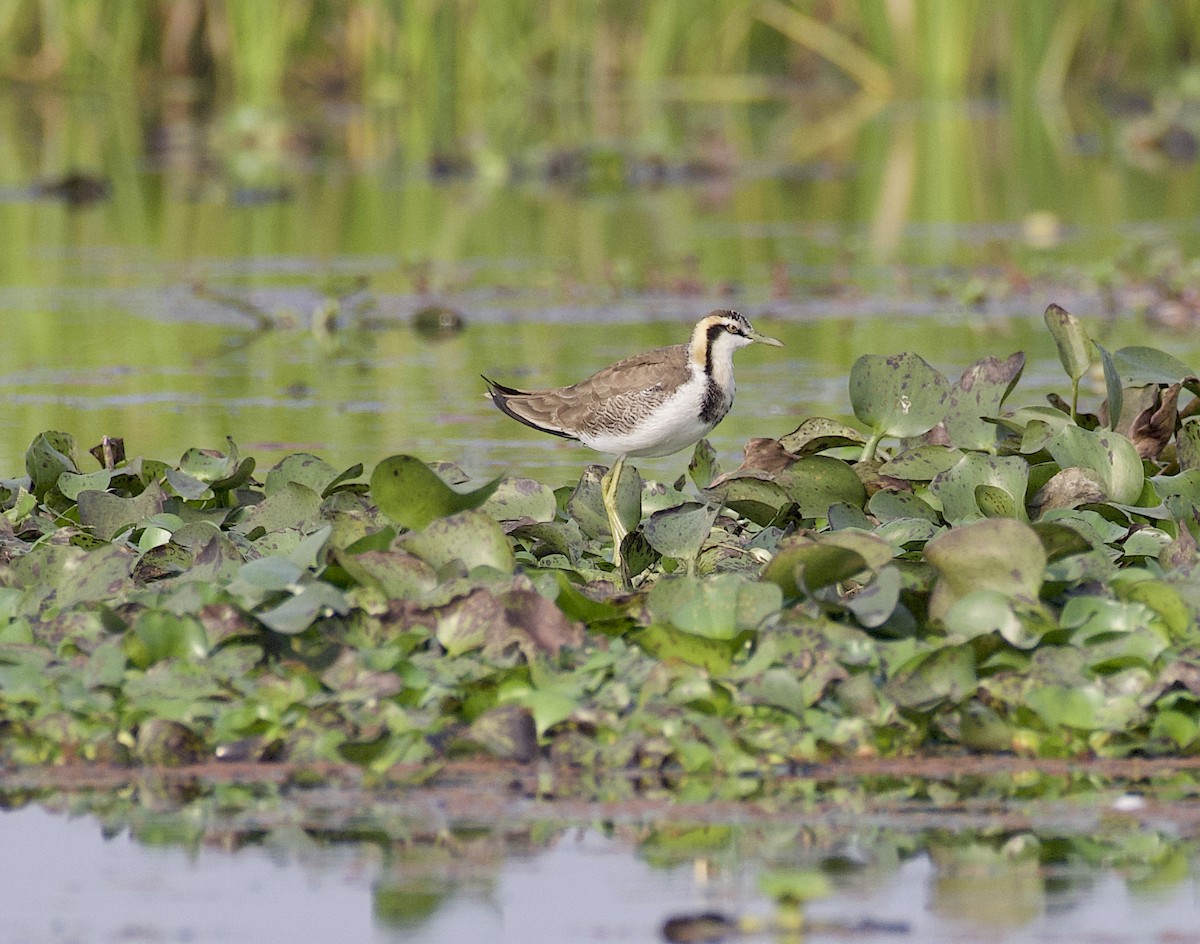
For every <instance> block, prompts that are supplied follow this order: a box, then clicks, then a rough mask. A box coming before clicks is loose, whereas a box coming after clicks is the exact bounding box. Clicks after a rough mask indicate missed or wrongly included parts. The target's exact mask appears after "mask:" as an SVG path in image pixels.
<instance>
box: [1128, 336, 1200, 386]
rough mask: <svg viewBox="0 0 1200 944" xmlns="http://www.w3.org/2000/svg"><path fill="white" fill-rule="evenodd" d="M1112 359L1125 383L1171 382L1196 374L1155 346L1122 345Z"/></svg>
mask: <svg viewBox="0 0 1200 944" xmlns="http://www.w3.org/2000/svg"><path fill="white" fill-rule="evenodd" d="M1112 359H1113V365H1114V367H1115V368H1116V370H1117V373H1118V374H1119V375H1120V378H1121V380H1122V381H1123V382H1124V383H1125V384H1130V385H1138V384H1173V383H1178V382H1179V381H1181V380H1186V379H1187V378H1189V377H1195V376H1196V372H1195V371H1194V370H1192V368H1190V367H1188V365H1187V364H1185V363H1184V362H1183V361H1181V360H1179V359H1178V358H1176V357H1172V356H1171V355H1170V354H1167V353H1165V352H1163V351H1160V350H1158V349H1157V348H1152V347H1139V346H1134V347H1123V348H1121V349H1120V350H1119V351H1116V352H1115V353H1114V354H1113V357H1112Z"/></svg>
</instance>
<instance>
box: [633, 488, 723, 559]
mask: <svg viewBox="0 0 1200 944" xmlns="http://www.w3.org/2000/svg"><path fill="white" fill-rule="evenodd" d="M718 510H719V509H718V508H717V506H716V505H710V504H701V503H700V502H688V503H687V504H685V505H677V506H675V507H674V508H668V509H666V510H664V511H656V512H655V513H654V514H652V515H651V516H650V517H649V518H647V519H646V523H645V524H644V525H643V526H642V533H643V534H644V535H645V538H646V541H647V542H649V544H650V546H651V547H652V548H654V550H656V551H658V553H659V554H662V555H663V556H664V557H674V558H680V559H683V560H691V559H693V558H695V557H696V556H697V555H698V554H699V553H700V548H701V547H703V546H704V542H705V541H706V540H708V536H709V534H710V533H711V532H712V526H713V522H714V521H716V518H717V512H718Z"/></svg>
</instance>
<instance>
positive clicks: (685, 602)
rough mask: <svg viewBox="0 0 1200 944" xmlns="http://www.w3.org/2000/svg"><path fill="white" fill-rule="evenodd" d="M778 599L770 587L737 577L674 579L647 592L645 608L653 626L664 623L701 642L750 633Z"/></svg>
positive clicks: (775, 592)
mask: <svg viewBox="0 0 1200 944" xmlns="http://www.w3.org/2000/svg"><path fill="white" fill-rule="evenodd" d="M781 603H782V597H781V595H780V592H779V589H778V588H777V587H775V586H774V585H772V584H766V583H758V582H756V581H750V580H747V579H745V578H744V577H741V576H738V575H737V574H717V575H716V576H714V577H707V578H704V579H700V578H694V577H675V578H672V579H669V580H667V579H664V580H659V581H658V582H657V583H655V584H654V586H653V587H651V588H650V594H649V596H648V597H647V600H646V605H647V607H648V608H649V610H650V615H651V617H652V618H653V619H654V621H655V622H656V623H665V624H668V625H671V626H674V627H676V628H677V629H680V630H682V631H684V632H686V633H691V634H693V635H695V636H703V637H704V638H705V639H718V640H728V639H733V638H735V637H736V636H738V635H739V634H740V633H742V632H743V631H745V630H749V629H754V628H756V627H757V626H758V624H759V623H760V622H761V621H762V620H763V619H764V618H766V617H767V616H768V615H770V614H771V613H773V612H775V611H776V610H778V609H779V607H780V605H781Z"/></svg>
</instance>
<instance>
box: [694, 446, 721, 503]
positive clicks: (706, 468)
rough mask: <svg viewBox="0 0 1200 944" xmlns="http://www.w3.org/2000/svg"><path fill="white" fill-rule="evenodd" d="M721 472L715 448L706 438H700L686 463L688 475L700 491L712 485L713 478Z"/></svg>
mask: <svg viewBox="0 0 1200 944" xmlns="http://www.w3.org/2000/svg"><path fill="white" fill-rule="evenodd" d="M720 474H721V466H720V463H719V462H718V461H717V450H715V449H714V448H713V447H712V443H710V442H709V441H708V440H707V439H701V440H700V441H699V442H698V443H696V448H695V449H693V450H692V459H691V461H690V462H689V463H688V475H689V476H690V477H691V479H692V482H693V483H695V486H696V488H698V489H700V491H704V489H706V488H708V487H709V486H710V485H712V482H713V479H715V478H716V477H717V476H718V475H720Z"/></svg>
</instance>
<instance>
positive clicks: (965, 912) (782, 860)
mask: <svg viewBox="0 0 1200 944" xmlns="http://www.w3.org/2000/svg"><path fill="white" fill-rule="evenodd" d="M489 789H490V788H489ZM468 790H469V788H468ZM469 792H470V791H469ZM172 796H173V797H174V799H172V798H171V797H172ZM456 796H457V799H452V798H451V797H449V796H447V795H445V794H441V795H436V794H434V795H427V796H423V795H421V794H414V795H409V796H407V797H405V798H403V799H400V800H399V802H396V801H394V800H392V801H390V800H388V799H386V798H385V797H382V796H380V795H368V796H357V797H355V796H349V795H346V794H344V793H340V792H336V791H335V792H328V791H321V790H316V791H301V792H296V791H290V792H289V793H285V794H276V793H274V792H273V791H270V790H264V789H262V788H249V787H223V788H219V789H218V791H217V793H216V794H213V793H212V792H211V791H208V792H204V793H202V794H201V795H199V796H197V797H196V798H195V799H194V800H191V801H189V802H184V803H183V805H182V806H181V805H180V802H181V799H182V798H181V796H180V795H179V794H178V793H175V794H167V793H157V794H153V793H151V794H148V795H146V797H145V798H146V799H148V800H150V801H151V803H152V804H153V806H152V807H148V806H146V805H143V804H142V803H138V802H134V801H133V797H134V793H131V792H127V791H121V792H119V793H115V794H96V795H94V796H93V797H92V798H91V799H90V800H89V799H87V798H86V797H85V796H82V795H76V796H74V797H62V796H60V797H57V798H56V797H46V798H43V800H42V801H41V802H42V803H44V804H45V805H38V804H29V805H21V804H22V803H23V802H24V801H23V800H20V799H17V798H15V797H13V796H10V797H9V798H8V800H7V803H8V804H10V805H11V804H14V803H15V804H17V808H15V809H10V810H9V811H8V812H5V813H3V814H0V844H3V847H4V848H6V849H9V850H17V849H19V850H21V854H20V855H9V856H4V857H0V881H2V882H3V885H4V887H5V889H6V894H5V895H4V896H3V898H2V899H0V919H2V920H3V924H4V927H5V928H6V933H7V934H8V939H10V940H20V941H27V942H42V941H61V940H74V941H80V942H88V941H111V940H119V939H120V940H128V939H139V940H140V939H146V940H251V939H252V940H257V941H263V942H273V941H281V942H282V941H292V940H321V939H336V940H342V941H347V942H355V941H392V940H395V941H399V940H404V941H425V942H430V944H433V942H440V941H458V940H488V941H513V942H518V941H519V942H522V944H537V942H540V941H546V942H561V941H570V940H612V941H628V942H641V941H647V942H648V941H656V940H662V939H663V937H662V929H663V927H664V923H665V922H666V921H667V920H668V919H670V918H687V917H690V916H697V915H703V914H713V915H719V916H721V920H722V921H724V922H726V924H727V926H728V929H730V933H729V934H728V935H727V939H730V940H737V939H742V938H745V939H764V938H765V939H767V940H791V939H794V938H793V937H792V936H790V935H791V932H790V931H788V930H786V926H787V925H788V922H790V920H791V919H790V918H789V915H790V914H791V912H790V911H789V910H788V909H787V908H783V907H782V906H781V905H780V903H778V902H775V901H772V899H771V897H770V894H771V889H773V888H778V887H781V883H783V884H787V883H792V884H793V885H794V883H795V882H796V881H800V880H803V881H805V882H808V883H809V884H810V885H811V884H812V879H811V878H807V877H808V876H815V877H817V878H818V879H819V880H820V884H824V885H827V886H828V891H827V894H824V895H822V896H820V897H819V898H817V900H814V901H812V902H811V903H809V904H808V905H807V906H806V907H805V909H804V914H805V917H804V921H805V922H806V927H807V935H806V939H812V940H845V939H850V940H855V941H870V942H887V941H898V940H920V941H947V942H949V941H961V940H980V939H986V940H991V941H999V942H1010V941H1011V942H1026V941H1044V940H1090V939H1093V938H1094V939H1097V940H1100V939H1103V940H1104V941H1106V942H1117V944H1119V942H1123V941H1129V942H1140V941H1146V940H1170V941H1172V942H1186V941H1195V940H1197V939H1200V938H1198V937H1197V936H1196V932H1195V928H1196V927H1197V926H1198V922H1200V895H1198V894H1197V882H1196V865H1197V851H1198V847H1197V840H1196V837H1195V835H1194V829H1193V827H1192V826H1188V825H1186V824H1187V823H1188V822H1190V819H1191V818H1192V817H1191V815H1190V814H1187V813H1185V814H1184V818H1183V819H1182V820H1179V821H1172V819H1171V810H1172V809H1173V808H1172V807H1167V806H1164V807H1156V808H1155V812H1154V814H1153V815H1152V816H1151V815H1150V814H1139V813H1119V812H1112V811H1111V810H1109V811H1106V809H1107V808H1108V804H1109V803H1110V802H1111V799H1112V798H1111V797H1109V798H1108V799H1104V798H1102V797H1094V798H1093V799H1092V800H1090V801H1083V800H1074V801H1071V803H1070V805H1069V806H1056V804H1054V803H1048V802H1042V803H1039V804H1038V805H1037V806H1036V807H1031V808H1029V809H1025V808H1023V807H1014V806H1005V807H1003V808H1001V807H997V808H996V809H995V810H994V811H993V812H991V813H987V812H980V813H977V814H966V815H964V814H962V813H959V814H953V813H951V815H950V816H949V820H950V824H947V825H933V824H935V823H937V822H938V821H939V819H941V818H945V817H944V816H940V815H939V813H938V812H937V809H936V808H930V809H927V810H920V809H916V808H914V807H911V806H910V807H908V812H907V813H906V812H903V811H902V810H900V809H897V808H890V809H891V812H887V809H888V808H889V807H887V806H886V805H885V807H884V808H882V809H877V810H872V809H871V803H870V802H866V803H865V805H864V806H863V808H862V809H861V811H860V813H859V814H857V815H855V814H852V813H850V811H849V810H845V809H844V810H843V811H842V813H840V814H839V813H836V812H835V813H832V814H830V813H825V814H813V813H811V812H810V813H805V812H804V811H802V810H799V809H798V810H796V811H795V812H794V813H783V812H776V813H774V814H772V815H771V816H770V817H769V819H768V820H767V821H764V822H755V821H754V819H753V818H751V819H747V818H746V817H745V816H742V817H740V820H741V821H740V822H720V821H714V820H713V819H712V817H711V810H709V811H706V813H705V815H706V817H707V821H704V822H693V821H688V820H687V813H686V810H680V809H678V808H676V809H671V808H669V807H668V808H659V809H658V812H657V813H655V814H653V817H652V818H650V819H647V818H645V813H643V814H642V816H640V817H639V816H638V815H635V814H634V813H633V812H632V811H629V812H619V808H616V807H613V808H609V809H608V812H607V813H606V814H605V813H601V812H600V811H599V810H597V811H596V812H595V813H594V814H593V816H591V817H584V818H581V819H572V820H569V821H566V822H563V821H560V820H558V819H556V818H554V817H555V811H554V806H553V804H535V805H533V806H529V805H525V814H524V815H517V814H516V808H517V807H516V806H513V805H512V804H502V805H500V806H497V805H496V804H495V803H494V802H487V801H483V800H481V799H478V798H477V800H476V801H474V802H475V803H477V804H480V805H477V806H476V809H478V810H480V811H482V810H483V809H484V808H485V807H490V808H492V809H493V810H495V815H494V816H493V815H487V814H483V813H482V812H480V813H477V814H475V815H469V816H467V817H466V819H465V820H460V819H459V818H458V816H456V815H453V814H452V813H451V812H450V811H451V810H452V809H453V808H455V807H456V806H457V805H460V804H461V803H462V801H463V799H464V798H465V796H466V795H465V794H463V793H461V792H459V793H457V794H456ZM858 802H862V801H861V800H860V801H856V803H858ZM520 805H521V804H517V806H520ZM420 808H424V809H425V811H426V812H425V813H424V814H419V813H418V812H416V810H417V809H420ZM68 812H70V813H71V814H72V815H71V817H70V818H68V817H67V816H66V815H64V814H66V813H68ZM948 812H949V811H948ZM614 814H616V815H615V816H614ZM664 815H665V816H667V817H668V818H667V819H665V820H664V819H662V818H661V817H663V816H664ZM756 815H761V811H760V813H758V814H756ZM606 817H607V818H606ZM1019 820H1025V824H1024V825H1021V826H1018V825H1013V824H1014V823H1015V822H1017V821H1019ZM1056 821H1057V822H1058V823H1060V824H1061V825H1052V824H1053V823H1055V822H1056ZM1073 822H1074V823H1075V824H1076V825H1074V826H1073V825H1069V824H1071V823H1073ZM1085 824H1086V825H1085ZM797 877H798V878H797ZM678 939H680V940H683V939H687V938H685V937H680V938H678Z"/></svg>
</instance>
